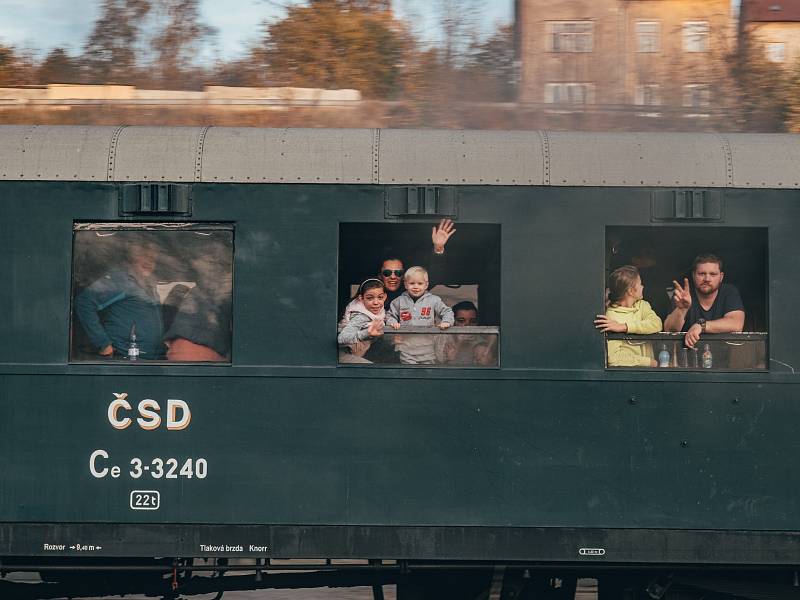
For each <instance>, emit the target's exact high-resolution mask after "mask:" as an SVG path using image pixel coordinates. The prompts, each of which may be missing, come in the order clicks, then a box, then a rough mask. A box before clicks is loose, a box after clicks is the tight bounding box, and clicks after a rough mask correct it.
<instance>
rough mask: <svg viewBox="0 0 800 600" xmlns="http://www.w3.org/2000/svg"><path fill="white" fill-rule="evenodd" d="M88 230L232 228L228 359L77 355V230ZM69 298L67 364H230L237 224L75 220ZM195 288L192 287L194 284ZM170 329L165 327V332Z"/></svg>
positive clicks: (158, 230)
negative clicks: (83, 356)
mask: <svg viewBox="0 0 800 600" xmlns="http://www.w3.org/2000/svg"><path fill="white" fill-rule="evenodd" d="M87 231H97V232H99V231H107V232H114V233H116V232H176V231H188V232H192V231H193V232H198V233H202V232H204V231H209V232H210V231H219V232H222V231H229V232H230V248H229V251H230V254H229V257H230V291H229V310H228V314H227V316H228V318H229V324H230V331H229V333H228V345H229V349H228V357H227V358H226V360H211V361H205V360H168V359H167V358H166V357H164V358H159V359H153V360H148V359H142V360H135V361H134V360H130V359H127V358H123V357H119V356H116V357H114V356H112V357H103V356H100V355H99V354H97V355H93V356H91V357H87V358H85V359H84V358H80V357H78V356H76V354H77V351H76V348H75V346H74V343H75V342H74V331H75V329H76V328H81V327H83V325H82V324H81V323H80V321H79V320H78V317H77V314H76V312H75V311H76V307H75V300H76V297H77V295H78V294H77V289H76V288H77V282H78V279H77V277H76V271H77V269H76V265H77V263H76V261H77V260H78V257H77V256H76V243H77V234H78V233H80V232H87ZM70 251H71V255H70V302H69V330H68V346H67V364H70V365H76V366H77V365H93V366H97V365H105V366H107V367H118V366H120V365H137V366H141V367H147V366H151V367H152V366H157V367H165V366H184V367H186V366H202V367H230V366H233V364H234V354H233V345H234V344H233V342H234V329H235V328H234V312H235V311H234V302H233V298H234V272H235V266H236V226H235V223H233V222H227V221H214V222H205V221H196V220H192V221H180V222H174V221H147V222H138V221H111V220H96V219H95V220H91V221H84V220H76V221H74V222H73V223H72V242H71V245H70ZM192 289H193V288H192ZM166 332H167V330H166V329H165V331H164V333H166Z"/></svg>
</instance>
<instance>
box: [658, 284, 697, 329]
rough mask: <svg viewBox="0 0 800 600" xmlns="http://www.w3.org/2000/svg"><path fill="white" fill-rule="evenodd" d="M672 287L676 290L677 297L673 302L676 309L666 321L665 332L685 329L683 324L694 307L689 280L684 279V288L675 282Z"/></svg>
mask: <svg viewBox="0 0 800 600" xmlns="http://www.w3.org/2000/svg"><path fill="white" fill-rule="evenodd" d="M672 285H673V287H674V289H675V295H674V296H673V297H672V301H673V302H674V303H675V308H674V309H673V310H672V312H671V313H669V314H668V315H667V318H666V319H664V331H680V330H681V329H683V323H684V321H686V313H688V312H689V308H691V306H692V293H691V291H690V290H689V280H688V279H687V278H686V277H684V278H683V287H681V285H680V284H679V283H678V282H677V281H675V280H673V281H672Z"/></svg>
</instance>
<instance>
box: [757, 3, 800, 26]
mask: <svg viewBox="0 0 800 600" xmlns="http://www.w3.org/2000/svg"><path fill="white" fill-rule="evenodd" d="M743 4H744V6H743V8H744V13H743V14H744V18H745V19H747V21H748V22H749V23H753V22H759V23H784V22H794V21H796V22H800V0H743Z"/></svg>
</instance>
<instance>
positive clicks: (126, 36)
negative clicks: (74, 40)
mask: <svg viewBox="0 0 800 600" xmlns="http://www.w3.org/2000/svg"><path fill="white" fill-rule="evenodd" d="M151 5H152V3H151V1H150V0H103V3H102V5H101V7H100V17H99V18H98V19H97V21H95V24H94V28H93V29H92V32H91V33H90V34H89V39H88V40H87V42H86V46H85V48H84V54H83V60H84V64H85V66H86V69H87V71H88V75H89V80H90V81H91V82H92V83H101V84H105V83H128V84H130V83H135V82H136V81H137V78H138V76H139V75H140V74H139V72H138V69H137V67H138V60H137V59H138V56H137V49H138V43H139V41H140V36H141V33H142V27H143V25H144V19H145V17H146V16H147V15H148V13H149V12H150V9H151V7H152V6H151Z"/></svg>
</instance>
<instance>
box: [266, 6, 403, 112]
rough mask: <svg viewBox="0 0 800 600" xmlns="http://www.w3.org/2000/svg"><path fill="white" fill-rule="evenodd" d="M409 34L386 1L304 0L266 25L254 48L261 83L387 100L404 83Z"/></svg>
mask: <svg viewBox="0 0 800 600" xmlns="http://www.w3.org/2000/svg"><path fill="white" fill-rule="evenodd" d="M409 44H410V36H409V35H408V34H407V32H406V30H405V27H404V26H403V24H402V23H401V22H400V21H398V20H397V19H395V17H394V14H393V13H392V10H391V7H390V2H389V0H307V2H306V3H305V4H301V5H293V6H290V7H288V8H287V15H286V17H285V18H283V19H281V20H279V21H276V22H274V23H270V24H267V25H266V26H265V35H264V40H263V43H262V45H261V46H260V47H259V48H257V49H256V51H255V52H254V59H255V60H256V61H257V62H258V63H259V65H260V67H261V71H260V73H259V74H258V75H257V82H258V83H259V84H262V85H293V86H302V87H320V88H329V89H330V88H354V89H357V90H360V91H361V92H362V94H364V96H365V97H368V98H388V97H392V96H394V95H396V94H397V93H398V92H399V91H400V90H401V88H402V85H403V61H404V58H405V56H406V53H407V51H408V49H409Z"/></svg>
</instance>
